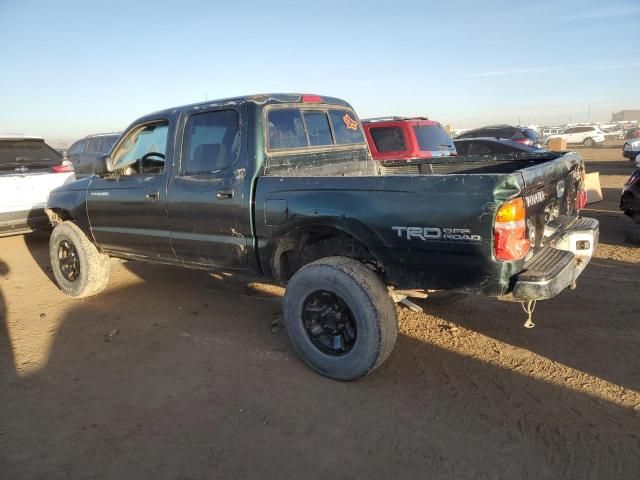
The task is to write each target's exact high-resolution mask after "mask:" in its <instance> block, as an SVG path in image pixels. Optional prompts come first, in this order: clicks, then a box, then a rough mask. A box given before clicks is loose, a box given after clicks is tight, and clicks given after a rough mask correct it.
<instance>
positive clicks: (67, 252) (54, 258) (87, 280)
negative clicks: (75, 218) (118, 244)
mask: <svg viewBox="0 0 640 480" xmlns="http://www.w3.org/2000/svg"><path fill="white" fill-rule="evenodd" d="M49 258H50V260H51V269H52V271H53V276H54V277H55V279H56V282H58V286H59V287H60V290H62V292H63V293H65V294H66V295H69V296H70V297H77V298H80V297H89V296H91V295H96V294H97V293H100V292H101V291H102V290H104V289H105V288H106V286H107V283H108V282H109V271H110V264H109V256H108V255H105V254H103V253H100V251H98V249H97V248H96V246H95V245H94V244H93V243H91V241H90V240H89V239H88V238H87V236H86V235H85V234H84V233H83V232H82V230H80V228H79V227H78V226H77V225H75V224H74V223H72V222H62V223H59V224H58V225H56V226H55V228H54V229H53V232H52V233H51V239H50V240H49Z"/></svg>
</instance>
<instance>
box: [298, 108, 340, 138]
mask: <svg viewBox="0 0 640 480" xmlns="http://www.w3.org/2000/svg"><path fill="white" fill-rule="evenodd" d="M302 115H303V116H304V121H305V123H306V125H307V133H308V134H309V143H310V144H311V145H312V146H313V145H333V139H332V138H331V129H330V128H329V120H328V119H327V113H326V112H319V111H317V110H315V111H314V110H307V111H303V112H302Z"/></svg>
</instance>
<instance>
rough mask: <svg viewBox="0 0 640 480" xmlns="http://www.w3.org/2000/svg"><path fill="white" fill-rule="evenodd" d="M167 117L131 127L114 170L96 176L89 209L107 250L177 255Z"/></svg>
mask: <svg viewBox="0 0 640 480" xmlns="http://www.w3.org/2000/svg"><path fill="white" fill-rule="evenodd" d="M171 130H172V129H170V127H169V122H168V120H166V119H159V120H156V121H151V122H145V123H144V124H142V125H139V126H136V127H133V128H132V129H130V131H129V132H128V133H127V134H126V136H125V138H124V140H123V141H122V142H121V143H120V144H119V145H118V146H117V148H116V150H115V151H114V152H113V155H112V157H111V165H112V172H113V173H112V174H110V175H102V176H95V177H93V178H92V180H91V184H90V185H89V191H88V195H87V211H88V213H89V223H90V224H91V230H92V232H93V235H94V237H95V239H96V241H97V243H98V244H99V245H100V246H101V247H102V248H103V249H104V250H106V251H107V252H113V253H123V254H129V255H134V256H142V257H151V258H173V250H172V248H171V241H170V240H169V222H168V219H167V211H166V200H167V199H166V191H167V190H166V187H167V178H168V176H169V174H170V169H171V165H170V162H166V163H165V157H166V158H171V154H172V149H173V145H172V142H170V141H168V139H169V138H171V135H170V133H171Z"/></svg>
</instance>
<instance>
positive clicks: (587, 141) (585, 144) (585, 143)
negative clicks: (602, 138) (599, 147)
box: [582, 138, 596, 148]
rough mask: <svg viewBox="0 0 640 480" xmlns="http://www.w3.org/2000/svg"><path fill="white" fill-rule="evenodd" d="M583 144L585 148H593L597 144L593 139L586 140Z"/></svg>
mask: <svg viewBox="0 0 640 480" xmlns="http://www.w3.org/2000/svg"><path fill="white" fill-rule="evenodd" d="M582 144H583V145H584V146H585V147H588V148H591V147H593V146H594V145H595V144H596V142H594V141H593V138H585V139H584V142H582Z"/></svg>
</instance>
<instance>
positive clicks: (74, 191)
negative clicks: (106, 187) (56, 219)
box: [46, 178, 92, 238]
mask: <svg viewBox="0 0 640 480" xmlns="http://www.w3.org/2000/svg"><path fill="white" fill-rule="evenodd" d="M90 183H91V179H90V178H83V179H82V180H76V181H75V182H70V183H67V184H65V185H62V186H61V187H58V188H56V189H54V190H52V191H51V193H50V194H49V200H48V201H47V208H46V212H47V215H49V218H50V219H51V212H53V213H56V214H57V215H58V216H61V217H62V218H64V219H69V220H72V221H73V223H75V224H76V225H78V227H80V228H81V229H82V231H83V232H84V234H85V235H87V237H89V238H92V236H91V229H90V226H89V217H88V215H87V189H88V188H89V184H90Z"/></svg>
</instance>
